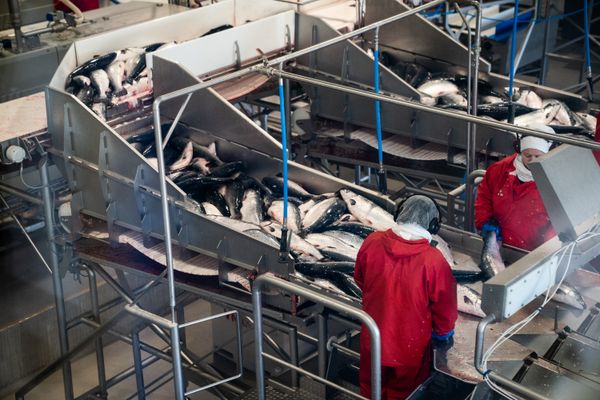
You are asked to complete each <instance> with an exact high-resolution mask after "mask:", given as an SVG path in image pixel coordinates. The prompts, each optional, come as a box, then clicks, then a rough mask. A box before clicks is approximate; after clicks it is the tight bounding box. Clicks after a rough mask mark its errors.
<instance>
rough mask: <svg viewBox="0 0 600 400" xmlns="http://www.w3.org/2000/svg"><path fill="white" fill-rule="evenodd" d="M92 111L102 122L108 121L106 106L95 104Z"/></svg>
mask: <svg viewBox="0 0 600 400" xmlns="http://www.w3.org/2000/svg"><path fill="white" fill-rule="evenodd" d="M92 111H94V112H95V113H96V115H98V117H100V119H101V120H102V121H106V104H104V103H94V104H93V105H92Z"/></svg>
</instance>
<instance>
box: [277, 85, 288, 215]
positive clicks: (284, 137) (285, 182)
mask: <svg viewBox="0 0 600 400" xmlns="http://www.w3.org/2000/svg"><path fill="white" fill-rule="evenodd" d="M279 112H280V113H281V146H282V147H283V221H284V222H285V223H286V224H284V226H285V225H287V218H288V152H287V128H286V123H285V96H284V94H283V79H281V78H279Z"/></svg>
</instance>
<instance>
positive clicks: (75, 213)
mask: <svg viewBox="0 0 600 400" xmlns="http://www.w3.org/2000/svg"><path fill="white" fill-rule="evenodd" d="M82 209H83V194H82V193H81V192H73V194H72V196H71V236H72V238H73V240H74V241H75V240H77V239H79V238H81V231H82V230H83V224H82V223H81V210H82Z"/></svg>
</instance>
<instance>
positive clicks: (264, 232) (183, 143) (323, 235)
mask: <svg viewBox="0 0 600 400" xmlns="http://www.w3.org/2000/svg"><path fill="white" fill-rule="evenodd" d="M128 142H129V143H130V144H131V145H132V146H133V147H134V148H135V149H136V150H137V151H139V152H140V153H141V154H142V155H144V156H145V157H146V158H147V160H148V162H150V163H151V164H154V165H156V158H155V157H156V148H155V145H154V132H153V131H151V132H146V133H142V134H139V135H134V136H131V137H129V138H128ZM164 156H165V165H166V170H167V172H168V177H169V178H170V179H171V180H172V181H173V183H175V184H176V185H177V186H179V188H180V189H182V190H183V191H184V192H185V193H186V194H187V195H188V196H189V198H191V199H192V200H193V201H195V202H196V203H197V206H198V209H199V210H201V212H203V213H205V214H206V216H207V217H208V218H211V219H213V220H215V221H217V222H219V223H222V224H223V225H227V226H229V227H230V228H232V229H234V230H237V231H239V232H243V233H245V234H247V235H249V236H251V237H253V238H255V239H256V240H259V241H262V242H264V243H267V244H270V245H272V246H273V247H276V248H279V245H280V240H281V235H282V224H283V208H284V204H283V200H282V197H283V178H282V177H280V176H265V177H263V178H262V179H260V180H259V179H257V178H255V177H253V176H251V175H250V174H249V173H248V171H249V170H250V168H248V166H247V165H246V164H245V163H244V162H242V161H233V162H224V161H223V160H221V158H220V157H219V155H218V154H217V151H216V144H215V143H212V144H211V145H209V146H203V145H201V144H199V143H196V142H195V141H193V140H191V139H189V138H185V137H181V136H173V137H172V138H171V139H170V140H169V141H168V143H167V146H166V148H165V150H164ZM288 194H289V202H288V209H287V211H288V217H287V227H288V230H289V232H288V235H289V238H288V241H287V242H288V243H289V248H290V253H291V254H292V256H293V257H294V258H295V259H296V261H297V263H296V264H297V273H298V274H301V275H304V276H306V277H310V278H311V279H320V280H323V279H324V280H327V281H329V282H331V283H333V284H334V285H335V287H337V288H339V290H341V291H342V292H343V293H346V294H348V295H350V296H354V297H357V298H360V295H361V292H360V289H359V288H358V287H357V286H356V283H355V282H354V279H353V278H352V274H353V271H354V262H355V260H356V255H357V253H358V250H359V248H360V246H361V245H362V242H363V240H364V239H365V238H366V237H367V235H369V234H370V233H372V232H374V231H377V230H386V229H388V228H390V227H391V226H393V225H394V224H395V223H394V219H393V216H392V215H391V214H390V213H388V212H387V211H385V210H384V209H383V208H381V207H379V206H377V205H376V204H375V203H373V202H372V201H370V200H369V199H367V198H365V197H364V196H361V195H359V194H357V193H354V192H353V191H351V190H348V189H341V190H339V191H338V192H337V193H326V194H320V195H315V194H312V193H310V192H308V191H307V190H306V189H305V188H303V187H302V186H301V185H299V184H298V183H296V182H294V181H292V180H288Z"/></svg>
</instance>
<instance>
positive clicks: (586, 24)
mask: <svg viewBox="0 0 600 400" xmlns="http://www.w3.org/2000/svg"><path fill="white" fill-rule="evenodd" d="M588 10H589V8H588V1H587V0H584V1H583V27H584V30H585V68H586V70H587V72H588V73H589V72H590V71H591V70H592V58H591V56H590V25H589V17H588Z"/></svg>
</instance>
